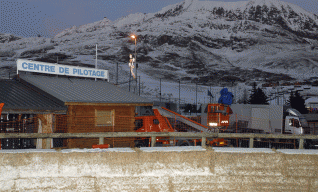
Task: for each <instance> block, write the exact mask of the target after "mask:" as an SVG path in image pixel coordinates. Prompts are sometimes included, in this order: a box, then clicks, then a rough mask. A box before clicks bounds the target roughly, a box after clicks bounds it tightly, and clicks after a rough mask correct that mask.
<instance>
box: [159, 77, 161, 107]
mask: <svg viewBox="0 0 318 192" xmlns="http://www.w3.org/2000/svg"><path fill="white" fill-rule="evenodd" d="M159 97H160V106H161V78H160V92H159Z"/></svg>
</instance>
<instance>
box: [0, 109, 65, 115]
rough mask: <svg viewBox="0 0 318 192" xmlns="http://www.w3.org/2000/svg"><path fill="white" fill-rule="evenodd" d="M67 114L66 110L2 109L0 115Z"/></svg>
mask: <svg viewBox="0 0 318 192" xmlns="http://www.w3.org/2000/svg"><path fill="white" fill-rule="evenodd" d="M51 113H53V114H67V110H32V109H30V110H21V109H9V110H7V109H3V110H2V112H1V114H2V115H4V114H51Z"/></svg>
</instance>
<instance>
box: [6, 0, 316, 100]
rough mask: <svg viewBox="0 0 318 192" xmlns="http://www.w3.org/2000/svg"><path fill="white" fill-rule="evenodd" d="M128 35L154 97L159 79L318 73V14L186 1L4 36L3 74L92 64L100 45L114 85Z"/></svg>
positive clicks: (274, 3)
mask: <svg viewBox="0 0 318 192" xmlns="http://www.w3.org/2000/svg"><path fill="white" fill-rule="evenodd" d="M131 34H136V35H138V40H137V63H138V64H139V68H138V75H140V76H141V79H142V80H144V81H147V82H146V83H145V84H144V86H145V87H146V88H145V89H146V90H148V92H149V93H151V94H152V93H153V92H155V91H158V90H157V88H156V89H155V88H154V85H155V86H157V85H158V81H159V78H163V79H164V80H165V81H170V82H171V83H176V82H178V80H179V79H181V81H182V82H183V83H200V84H202V85H212V86H216V85H219V86H222V85H226V86H231V85H233V84H237V83H242V84H247V85H250V84H251V83H252V82H253V81H258V82H261V83H262V82H277V81H281V82H284V81H298V80H303V79H307V78H309V77H313V76H316V75H317V72H318V54H317V53H318V40H317V37H318V16H317V15H315V14H312V13H309V12H307V11H306V10H304V9H302V8H301V7H298V6H296V5H294V4H291V3H286V2H283V1H279V0H249V1H239V2H213V1H198V0H185V1H183V2H181V3H178V4H174V5H170V6H168V7H165V8H163V9H162V10H161V11H159V12H157V13H150V14H143V13H136V14H131V15H128V16H126V17H123V18H120V19H118V20H116V21H114V22H112V21H110V20H108V19H107V18H104V19H103V20H101V21H97V22H94V23H90V24H86V25H82V26H79V27H76V26H74V27H72V28H69V29H66V30H64V31H63V32H61V33H59V34H58V35H56V36H55V37H54V38H43V37H34V38H20V37H15V36H14V35H9V34H0V45H1V46H0V59H1V60H0V61H1V62H0V69H1V71H0V75H1V76H7V73H8V71H14V70H15V69H14V66H15V61H16V59H18V58H27V59H30V60H37V61H44V62H52V63H56V62H57V60H58V62H59V63H60V64H70V65H84V66H88V65H94V63H95V45H96V44H98V67H99V68H104V69H108V70H109V71H110V76H111V82H115V74H116V64H117V63H118V64H119V82H124V81H127V80H128V78H129V68H128V60H129V54H132V53H134V49H135V44H134V41H133V40H131V39H130V38H129V36H130V35H131ZM151 82H152V83H151ZM147 83H148V84H147ZM122 86H127V84H123V85H122Z"/></svg>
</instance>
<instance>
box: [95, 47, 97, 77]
mask: <svg viewBox="0 0 318 192" xmlns="http://www.w3.org/2000/svg"><path fill="white" fill-rule="evenodd" d="M95 69H97V44H96V60H95ZM95 81H96V78H95Z"/></svg>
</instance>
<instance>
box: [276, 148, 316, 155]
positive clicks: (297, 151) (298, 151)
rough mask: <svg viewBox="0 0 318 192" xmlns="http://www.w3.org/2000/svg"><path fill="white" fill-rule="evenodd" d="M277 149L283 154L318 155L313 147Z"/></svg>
mask: <svg viewBox="0 0 318 192" xmlns="http://www.w3.org/2000/svg"><path fill="white" fill-rule="evenodd" d="M277 151H278V152H281V153H284V154H307V155H318V150H315V149H277Z"/></svg>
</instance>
